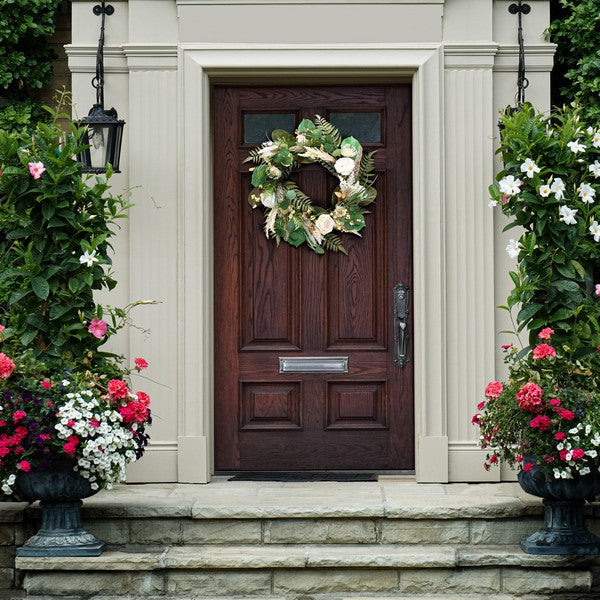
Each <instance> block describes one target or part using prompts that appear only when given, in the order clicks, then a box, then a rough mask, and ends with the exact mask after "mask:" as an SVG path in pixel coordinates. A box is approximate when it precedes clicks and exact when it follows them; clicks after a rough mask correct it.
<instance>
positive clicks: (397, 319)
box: [394, 283, 409, 367]
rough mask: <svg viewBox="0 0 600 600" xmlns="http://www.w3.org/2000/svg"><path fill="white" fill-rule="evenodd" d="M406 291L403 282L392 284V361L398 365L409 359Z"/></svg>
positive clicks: (407, 290) (402, 365) (400, 365)
mask: <svg viewBox="0 0 600 600" xmlns="http://www.w3.org/2000/svg"><path fill="white" fill-rule="evenodd" d="M408 292H409V289H408V288H407V287H406V286H405V285H404V284H403V283H398V284H396V285H395V286H394V362H395V363H396V364H397V365H398V366H399V367H405V366H406V363H408V361H409V356H408V338H409V331H408Z"/></svg>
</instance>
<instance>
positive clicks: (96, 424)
mask: <svg viewBox="0 0 600 600" xmlns="http://www.w3.org/2000/svg"><path fill="white" fill-rule="evenodd" d="M90 427H100V421H98V419H94V418H92V419H90Z"/></svg>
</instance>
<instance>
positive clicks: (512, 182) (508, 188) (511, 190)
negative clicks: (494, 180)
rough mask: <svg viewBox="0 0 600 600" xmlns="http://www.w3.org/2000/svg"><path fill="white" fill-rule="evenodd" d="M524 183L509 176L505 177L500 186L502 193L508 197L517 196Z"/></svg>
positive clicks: (499, 183)
mask: <svg viewBox="0 0 600 600" xmlns="http://www.w3.org/2000/svg"><path fill="white" fill-rule="evenodd" d="M522 183H523V182H522V181H521V180H520V179H515V178H514V176H513V175H507V176H506V177H503V178H502V179H501V180H500V181H499V182H498V185H499V186H500V191H501V192H502V193H503V194H506V195H507V196H515V195H516V194H518V193H519V192H520V191H521V184H522Z"/></svg>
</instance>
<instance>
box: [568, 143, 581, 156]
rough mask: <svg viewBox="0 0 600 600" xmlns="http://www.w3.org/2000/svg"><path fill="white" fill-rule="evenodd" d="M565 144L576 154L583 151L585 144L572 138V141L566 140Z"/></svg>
mask: <svg viewBox="0 0 600 600" xmlns="http://www.w3.org/2000/svg"><path fill="white" fill-rule="evenodd" d="M567 146H569V150H570V151H571V152H572V153H573V154H577V153H578V152H585V145H584V144H582V143H581V142H579V141H577V140H573V141H572V142H567Z"/></svg>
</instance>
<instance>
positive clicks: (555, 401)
mask: <svg viewBox="0 0 600 600" xmlns="http://www.w3.org/2000/svg"><path fill="white" fill-rule="evenodd" d="M548 404H550V406H560V400H559V399H558V398H552V399H551V400H550V402H548Z"/></svg>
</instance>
